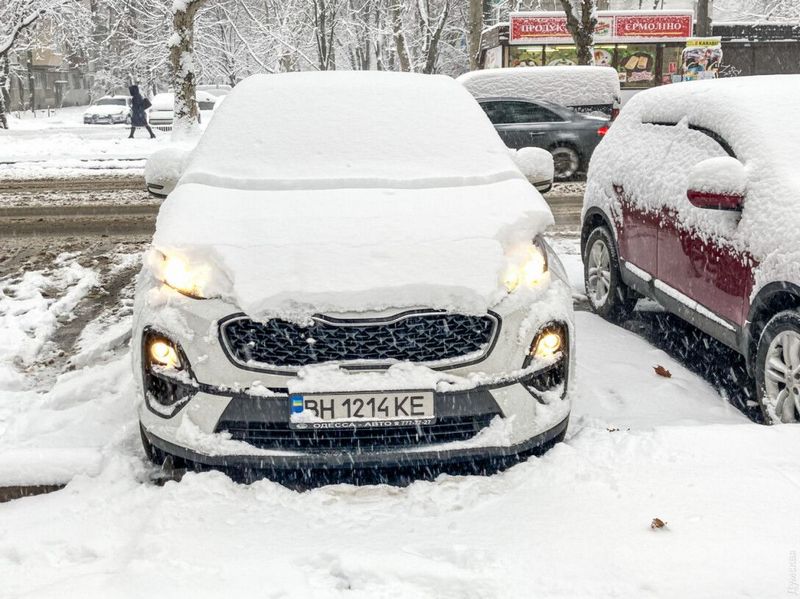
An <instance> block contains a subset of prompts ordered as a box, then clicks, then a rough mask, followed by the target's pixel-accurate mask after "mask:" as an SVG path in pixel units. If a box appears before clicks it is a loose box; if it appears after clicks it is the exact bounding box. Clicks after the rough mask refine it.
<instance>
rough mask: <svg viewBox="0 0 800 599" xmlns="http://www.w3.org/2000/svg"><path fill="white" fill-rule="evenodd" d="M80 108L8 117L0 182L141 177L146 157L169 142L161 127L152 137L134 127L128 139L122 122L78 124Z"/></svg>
mask: <svg viewBox="0 0 800 599" xmlns="http://www.w3.org/2000/svg"><path fill="white" fill-rule="evenodd" d="M85 109H86V106H77V107H72V108H62V109H60V110H59V111H57V112H56V113H55V114H52V115H51V116H49V117H48V116H46V113H42V114H41V115H40V116H37V118H32V116H31V114H30V113H25V114H23V115H21V116H23V117H24V118H22V119H18V118H15V117H12V118H11V121H10V129H8V130H4V129H0V180H3V179H57V178H72V177H84V176H87V175H97V174H104V175H124V176H130V175H131V174H139V175H141V174H142V173H143V171H144V164H145V161H146V160H147V157H148V156H150V154H152V153H153V152H154V151H156V150H157V149H159V148H162V147H164V146H166V145H168V144H169V143H170V137H171V134H170V133H164V132H162V131H156V139H154V140H153V139H150V138H149V137H148V135H147V131H145V130H144V129H139V130H138V131H137V134H136V137H134V139H128V134H129V132H130V127H127V126H126V125H84V124H83V111H84V110H85Z"/></svg>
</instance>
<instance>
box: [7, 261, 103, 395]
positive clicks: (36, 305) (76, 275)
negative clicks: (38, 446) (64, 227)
mask: <svg viewBox="0 0 800 599" xmlns="http://www.w3.org/2000/svg"><path fill="white" fill-rule="evenodd" d="M53 264H54V267H55V268H54V269H53V270H51V271H49V272H41V271H27V272H25V273H23V274H22V276H21V277H20V278H19V279H18V280H14V279H11V280H8V279H7V280H5V281H3V287H2V288H0V340H1V341H0V385H1V386H2V388H3V389H20V388H25V387H26V386H27V384H28V381H26V377H25V376H24V375H22V374H21V373H19V372H18V369H17V367H20V368H23V369H24V368H26V367H29V366H31V365H32V364H33V362H34V360H35V359H36V358H37V357H38V356H39V354H40V353H41V352H42V350H43V348H44V347H45V345H46V343H47V342H48V340H49V339H50V337H51V336H52V334H53V333H54V332H55V330H56V328H58V326H59V324H60V323H61V322H65V321H68V320H70V319H71V318H72V317H73V315H72V311H73V310H74V309H75V306H77V304H78V302H80V301H81V300H82V299H83V298H84V297H86V295H87V294H88V293H89V291H90V290H91V289H92V288H93V287H95V286H96V285H97V284H98V277H97V273H96V272H95V271H93V270H91V269H88V268H85V267H83V266H81V265H80V264H78V263H77V262H75V261H74V256H73V255H71V254H62V255H60V256H59V257H57V258H56V259H55V260H54V263H53ZM56 289H58V290H63V295H61V297H54V296H53V293H54V290H56Z"/></svg>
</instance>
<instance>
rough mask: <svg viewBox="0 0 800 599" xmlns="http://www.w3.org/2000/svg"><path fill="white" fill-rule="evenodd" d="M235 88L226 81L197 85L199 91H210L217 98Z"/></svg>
mask: <svg viewBox="0 0 800 599" xmlns="http://www.w3.org/2000/svg"><path fill="white" fill-rule="evenodd" d="M232 89H233V88H232V87H231V86H230V85H226V84H224V83H203V84H200V85H198V86H197V91H202V92H208V93H209V94H211V95H212V96H214V97H215V98H222V97H224V96H227V95H228V94H229V93H231V90H232Z"/></svg>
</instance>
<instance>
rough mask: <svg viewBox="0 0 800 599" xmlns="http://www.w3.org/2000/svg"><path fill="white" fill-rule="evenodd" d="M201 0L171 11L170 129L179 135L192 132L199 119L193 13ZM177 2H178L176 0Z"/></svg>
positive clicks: (201, 2) (194, 0) (195, 0)
mask: <svg viewBox="0 0 800 599" xmlns="http://www.w3.org/2000/svg"><path fill="white" fill-rule="evenodd" d="M203 2H204V0H189V1H187V2H186V3H185V8H184V9H182V10H176V11H175V12H174V13H173V17H172V25H173V30H174V33H173V34H172V37H171V38H170V40H169V62H170V66H171V67H172V81H173V88H174V90H175V108H174V118H173V125H172V130H173V132H174V133H177V134H178V136H180V135H182V134H190V133H193V132H194V131H195V130H196V129H197V126H198V123H199V122H200V119H199V116H200V111H199V110H198V108H197V101H196V99H195V94H196V91H197V81H196V80H195V72H194V68H195V65H194V17H195V15H196V14H197V10H198V9H199V8H200V5H201V4H203ZM176 4H177V3H176Z"/></svg>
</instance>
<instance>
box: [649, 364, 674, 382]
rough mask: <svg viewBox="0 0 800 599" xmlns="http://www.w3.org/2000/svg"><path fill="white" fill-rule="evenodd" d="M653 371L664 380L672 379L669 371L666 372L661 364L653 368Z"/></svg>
mask: <svg viewBox="0 0 800 599" xmlns="http://www.w3.org/2000/svg"><path fill="white" fill-rule="evenodd" d="M653 370H655V371H656V374H657V375H658V376H663V377H664V378H667V379H671V378H672V373H671V372H670V371H669V370H667V369H666V368H664V367H663V366H662V365H661V364H659V365H658V366H653Z"/></svg>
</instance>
